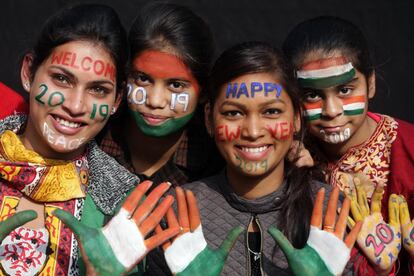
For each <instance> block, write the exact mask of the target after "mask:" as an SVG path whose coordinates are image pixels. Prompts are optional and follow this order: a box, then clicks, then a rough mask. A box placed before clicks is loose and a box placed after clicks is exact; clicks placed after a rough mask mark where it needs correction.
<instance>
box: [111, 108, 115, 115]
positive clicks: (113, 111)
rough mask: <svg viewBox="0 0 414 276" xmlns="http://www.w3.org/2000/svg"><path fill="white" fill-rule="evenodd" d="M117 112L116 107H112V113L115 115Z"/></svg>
mask: <svg viewBox="0 0 414 276" xmlns="http://www.w3.org/2000/svg"><path fill="white" fill-rule="evenodd" d="M115 112H116V108H115V107H112V110H111V115H114V114H115Z"/></svg>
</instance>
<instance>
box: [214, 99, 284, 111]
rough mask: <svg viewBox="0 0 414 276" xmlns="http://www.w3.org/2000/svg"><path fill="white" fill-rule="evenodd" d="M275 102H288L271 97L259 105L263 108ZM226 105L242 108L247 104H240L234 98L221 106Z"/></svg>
mask: <svg viewBox="0 0 414 276" xmlns="http://www.w3.org/2000/svg"><path fill="white" fill-rule="evenodd" d="M274 103H283V104H286V102H285V101H283V100H281V99H271V100H269V101H266V102H264V103H261V104H259V107H260V108H262V107H263V106H266V105H270V104H274ZM225 105H232V106H235V107H238V108H240V109H243V108H246V106H245V105H244V104H240V103H238V102H236V101H232V100H226V101H224V102H223V103H222V104H221V105H220V106H221V107H222V106H225Z"/></svg>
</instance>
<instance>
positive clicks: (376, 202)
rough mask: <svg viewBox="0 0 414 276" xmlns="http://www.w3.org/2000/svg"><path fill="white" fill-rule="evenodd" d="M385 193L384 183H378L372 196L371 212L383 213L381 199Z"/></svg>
mask: <svg viewBox="0 0 414 276" xmlns="http://www.w3.org/2000/svg"><path fill="white" fill-rule="evenodd" d="M383 194H384V185H383V184H382V183H378V185H377V187H376V188H375V191H374V193H373V194H372V198H371V213H372V214H373V213H381V201H382V195H383Z"/></svg>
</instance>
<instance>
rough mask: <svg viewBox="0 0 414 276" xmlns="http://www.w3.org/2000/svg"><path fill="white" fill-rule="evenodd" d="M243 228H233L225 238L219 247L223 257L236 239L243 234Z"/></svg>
mask: <svg viewBox="0 0 414 276" xmlns="http://www.w3.org/2000/svg"><path fill="white" fill-rule="evenodd" d="M243 231H244V228H243V227H241V226H237V227H234V228H233V229H232V230H231V231H230V232H229V233H228V234H227V236H226V238H225V239H224V241H223V243H222V244H221V246H220V251H221V253H222V254H223V255H224V256H227V255H228V254H229V252H230V250H231V248H232V247H233V245H234V243H235V242H236V240H237V238H238V237H239V236H240V234H241V233H243Z"/></svg>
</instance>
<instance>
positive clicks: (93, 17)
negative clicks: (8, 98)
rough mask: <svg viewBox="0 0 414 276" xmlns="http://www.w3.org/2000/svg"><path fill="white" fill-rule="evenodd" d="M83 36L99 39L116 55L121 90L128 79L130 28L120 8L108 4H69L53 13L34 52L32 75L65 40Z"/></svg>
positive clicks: (79, 38)
mask: <svg viewBox="0 0 414 276" xmlns="http://www.w3.org/2000/svg"><path fill="white" fill-rule="evenodd" d="M75 40H81V41H90V42H93V43H97V45H98V46H101V47H103V48H104V49H105V50H106V51H107V52H108V53H109V54H110V56H111V58H112V59H113V62H114V64H115V66H116V74H117V76H116V77H117V84H118V89H117V92H118V91H120V88H121V87H122V85H123V83H124V82H125V67H126V62H127V60H128V48H127V38H126V31H125V29H124V28H123V26H122V25H121V22H120V20H119V17H118V15H117V14H116V12H115V11H114V10H113V9H112V8H110V7H108V6H105V5H99V4H83V5H77V6H73V7H70V8H66V9H63V10H61V11H60V12H58V13H56V14H55V15H53V16H52V17H50V18H49V19H48V20H47V21H46V23H45V25H44V26H43V28H42V31H41V32H40V35H39V37H38V39H37V42H36V44H35V46H34V47H33V49H32V50H31V51H30V53H31V54H32V56H33V60H32V64H31V67H30V72H31V77H32V78H33V77H34V74H35V72H36V70H37V68H38V67H39V66H40V65H41V64H42V63H43V62H44V61H45V60H46V59H47V58H48V57H49V56H50V54H51V53H52V52H53V50H54V49H55V48H56V47H58V46H60V45H62V44H65V43H68V42H71V41H75Z"/></svg>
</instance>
